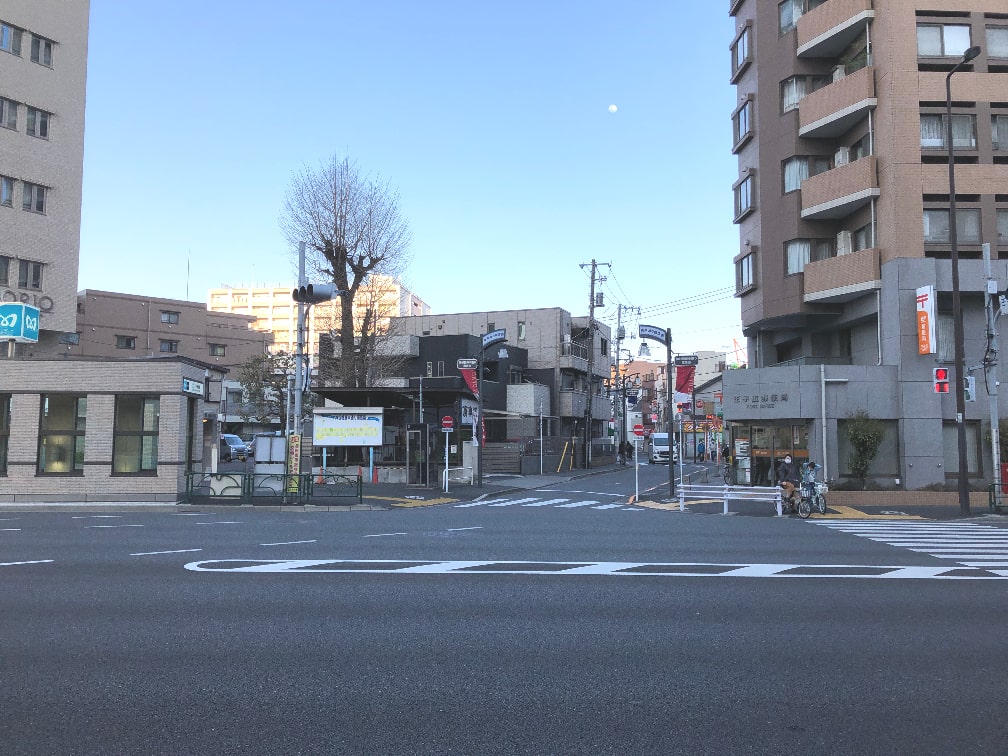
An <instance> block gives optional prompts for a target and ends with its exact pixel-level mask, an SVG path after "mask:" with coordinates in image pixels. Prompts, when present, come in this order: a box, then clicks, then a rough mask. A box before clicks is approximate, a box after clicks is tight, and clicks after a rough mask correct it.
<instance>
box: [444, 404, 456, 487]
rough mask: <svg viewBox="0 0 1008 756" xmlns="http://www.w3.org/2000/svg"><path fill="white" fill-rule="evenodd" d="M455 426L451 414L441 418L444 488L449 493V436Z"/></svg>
mask: <svg viewBox="0 0 1008 756" xmlns="http://www.w3.org/2000/svg"><path fill="white" fill-rule="evenodd" d="M454 427H455V421H454V420H453V419H452V416H451V415H445V416H444V417H442V418H441V430H442V431H444V490H445V493H448V436H449V435H450V434H451V432H452V428H454Z"/></svg>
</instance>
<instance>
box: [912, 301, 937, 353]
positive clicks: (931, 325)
mask: <svg viewBox="0 0 1008 756" xmlns="http://www.w3.org/2000/svg"><path fill="white" fill-rule="evenodd" d="M937 352H938V340H937V339H936V338H935V289H934V286H921V287H920V288H919V289H917V353H918V354H936V353H937Z"/></svg>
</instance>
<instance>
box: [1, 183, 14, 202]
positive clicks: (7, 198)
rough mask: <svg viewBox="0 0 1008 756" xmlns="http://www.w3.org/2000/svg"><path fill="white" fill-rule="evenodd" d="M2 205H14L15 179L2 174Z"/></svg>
mask: <svg viewBox="0 0 1008 756" xmlns="http://www.w3.org/2000/svg"><path fill="white" fill-rule="evenodd" d="M0 205H4V206H5V207H14V179H12V178H11V177H10V176H0Z"/></svg>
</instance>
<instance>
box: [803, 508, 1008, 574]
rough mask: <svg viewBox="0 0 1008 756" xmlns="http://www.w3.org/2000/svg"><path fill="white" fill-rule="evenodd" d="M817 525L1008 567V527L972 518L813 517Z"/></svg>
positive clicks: (961, 559)
mask: <svg viewBox="0 0 1008 756" xmlns="http://www.w3.org/2000/svg"><path fill="white" fill-rule="evenodd" d="M809 522H814V523H815V524H816V525H820V526H822V527H826V528H831V529H832V530H840V531H843V532H844V533H851V534H852V535H856V536H861V537H862V538H869V539H871V540H873V541H877V542H879V543H886V544H889V545H890V546H899V547H900V548H905V549H909V550H910V551H914V552H917V553H920V554H928V555H929V556H933V557H937V558H938V559H950V560H953V561H955V562H957V563H959V564H962V565H965V566H967V567H986V568H989V569H995V570H1004V569H1008V529H1006V528H999V527H995V526H993V525H982V524H980V523H972V522H907V521H905V520H904V521H900V520H888V521H885V522H879V521H875V522H871V521H866V520H810V521H809Z"/></svg>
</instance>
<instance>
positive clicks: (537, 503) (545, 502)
mask: <svg viewBox="0 0 1008 756" xmlns="http://www.w3.org/2000/svg"><path fill="white" fill-rule="evenodd" d="M565 501H570V499H544V500H542V501H533V502H532V503H531V504H522V506H523V507H548V506H550V505H552V504H563V503H564V502H565Z"/></svg>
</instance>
